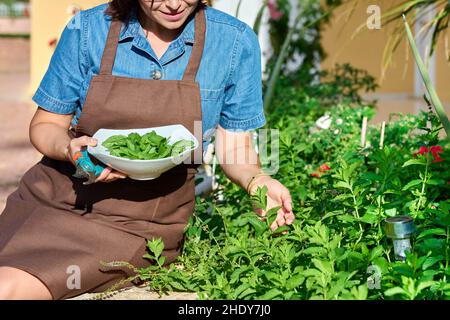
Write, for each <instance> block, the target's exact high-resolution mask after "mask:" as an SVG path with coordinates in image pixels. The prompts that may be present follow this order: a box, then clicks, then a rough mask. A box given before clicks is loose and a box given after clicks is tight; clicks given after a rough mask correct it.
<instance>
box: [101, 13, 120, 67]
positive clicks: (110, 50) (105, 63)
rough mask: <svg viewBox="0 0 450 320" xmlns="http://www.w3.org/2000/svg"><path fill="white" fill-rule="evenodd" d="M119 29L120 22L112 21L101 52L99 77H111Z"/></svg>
mask: <svg viewBox="0 0 450 320" xmlns="http://www.w3.org/2000/svg"><path fill="white" fill-rule="evenodd" d="M121 28H122V22H121V21H120V20H112V22H111V27H110V28H109V32H108V38H107V40H106V46H105V49H104V50H103V57H102V62H101V65H100V74H101V75H112V70H113V66H114V61H115V60H116V53H117V46H118V42H119V36H120V30H121Z"/></svg>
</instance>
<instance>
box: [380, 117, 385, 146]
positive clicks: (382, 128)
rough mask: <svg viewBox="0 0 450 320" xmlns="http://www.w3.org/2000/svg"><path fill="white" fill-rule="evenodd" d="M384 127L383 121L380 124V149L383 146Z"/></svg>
mask: <svg viewBox="0 0 450 320" xmlns="http://www.w3.org/2000/svg"><path fill="white" fill-rule="evenodd" d="M385 129H386V121H383V123H382V124H381V136H380V149H383V146H384V131H385Z"/></svg>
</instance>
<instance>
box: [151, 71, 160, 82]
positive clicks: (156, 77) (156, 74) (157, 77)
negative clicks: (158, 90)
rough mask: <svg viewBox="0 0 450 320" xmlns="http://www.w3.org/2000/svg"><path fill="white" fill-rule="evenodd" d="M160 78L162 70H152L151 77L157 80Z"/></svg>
mask: <svg viewBox="0 0 450 320" xmlns="http://www.w3.org/2000/svg"><path fill="white" fill-rule="evenodd" d="M161 78H162V72H161V71H159V70H155V71H153V79H155V80H159V79H161Z"/></svg>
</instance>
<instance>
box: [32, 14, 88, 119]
mask: <svg viewBox="0 0 450 320" xmlns="http://www.w3.org/2000/svg"><path fill="white" fill-rule="evenodd" d="M82 19H83V16H82V12H79V13H78V14H77V15H75V16H74V17H73V18H72V20H70V22H69V23H68V24H67V25H66V27H65V28H64V30H63V32H62V34H61V37H60V39H59V41H58V44H57V46H56V49H55V52H54V53H53V56H52V58H51V60H50V64H49V66H48V69H47V71H46V73H45V75H44V77H43V79H42V81H41V83H40V85H39V87H38V89H37V91H36V93H35V94H34V96H33V98H32V100H33V101H34V102H35V103H36V104H37V105H39V106H40V107H42V108H44V109H45V110H47V111H50V112H54V113H58V114H72V113H74V112H75V110H76V108H77V107H78V105H79V103H80V88H81V84H82V82H83V79H84V75H85V71H84V69H85V63H84V58H85V56H84V54H83V50H82V47H81V43H82V25H83V21H82Z"/></svg>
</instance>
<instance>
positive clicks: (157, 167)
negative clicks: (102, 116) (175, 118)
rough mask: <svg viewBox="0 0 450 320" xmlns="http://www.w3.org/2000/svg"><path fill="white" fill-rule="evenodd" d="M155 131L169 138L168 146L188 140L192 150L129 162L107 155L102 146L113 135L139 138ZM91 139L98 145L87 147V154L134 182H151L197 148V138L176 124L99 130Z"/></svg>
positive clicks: (128, 160)
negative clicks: (192, 144)
mask: <svg viewBox="0 0 450 320" xmlns="http://www.w3.org/2000/svg"><path fill="white" fill-rule="evenodd" d="M151 131H155V132H156V133H157V134H159V135H160V136H163V137H165V138H169V137H170V138H169V144H173V143H175V142H177V141H179V140H183V139H185V140H190V141H192V142H194V148H192V149H188V150H185V151H184V152H182V153H181V154H180V155H179V156H177V157H168V158H163V159H154V160H130V159H126V158H121V157H116V156H112V155H110V154H109V152H108V149H106V148H105V147H104V146H102V143H103V142H104V141H105V140H106V139H108V138H109V137H111V136H115V135H129V134H130V133H133V132H136V133H138V134H140V135H141V136H142V135H144V134H146V133H148V132H151ZM93 138H95V139H97V141H98V143H97V146H95V147H91V146H89V147H88V149H87V150H88V152H89V153H90V154H91V155H93V156H94V157H95V158H97V159H98V160H100V161H101V162H103V163H105V164H107V165H109V166H110V167H111V168H113V169H115V170H117V171H120V172H122V173H125V174H126V175H128V176H129V177H130V178H131V179H135V180H152V179H156V178H158V177H159V176H160V175H161V174H163V173H164V172H166V171H168V170H170V169H172V168H173V167H175V166H177V165H179V164H180V163H182V162H183V161H184V160H186V159H187V158H189V156H190V154H191V152H192V150H195V149H197V148H198V146H199V142H198V140H197V138H196V137H195V136H194V135H193V134H192V133H191V132H190V131H189V130H188V129H187V128H186V127H185V126H183V125H181V124H176V125H170V126H163V127H154V128H145V129H128V130H114V129H100V130H98V131H97V132H96V133H95V134H94V136H93Z"/></svg>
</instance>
